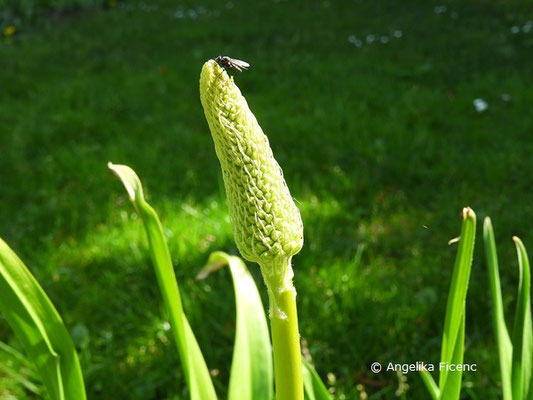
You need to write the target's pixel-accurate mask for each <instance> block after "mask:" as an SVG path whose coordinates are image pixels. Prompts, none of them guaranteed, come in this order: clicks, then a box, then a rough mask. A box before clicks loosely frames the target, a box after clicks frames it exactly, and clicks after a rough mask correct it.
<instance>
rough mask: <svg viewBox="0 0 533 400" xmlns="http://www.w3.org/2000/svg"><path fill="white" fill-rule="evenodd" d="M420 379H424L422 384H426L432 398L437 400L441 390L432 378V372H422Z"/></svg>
mask: <svg viewBox="0 0 533 400" xmlns="http://www.w3.org/2000/svg"><path fill="white" fill-rule="evenodd" d="M420 377H421V378H422V382H424V385H426V389H427V390H428V392H429V395H430V396H431V398H432V399H433V400H437V399H438V398H439V396H440V390H439V387H438V386H437V384H436V383H435V380H434V379H433V377H432V376H431V372H429V371H426V370H421V371H420Z"/></svg>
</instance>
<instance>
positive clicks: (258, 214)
mask: <svg viewBox="0 0 533 400" xmlns="http://www.w3.org/2000/svg"><path fill="white" fill-rule="evenodd" d="M200 98H201V101H202V105H203V107H204V112H205V116H206V118H207V122H208V124H209V128H210V130H211V134H212V136H213V140H214V142H215V150H216V154H217V156H218V159H219V161H220V164H221V166H222V176H223V179H224V186H225V188H226V195H227V199H228V207H229V213H230V217H231V221H232V224H233V233H234V236H235V241H236V243H237V247H238V248H239V251H240V252H241V254H242V256H243V257H244V258H245V259H247V260H249V261H253V262H257V263H259V264H260V265H261V267H267V268H268V269H270V268H273V266H275V265H279V264H280V263H283V264H287V263H288V262H290V258H291V257H292V256H293V255H295V254H296V253H298V252H299V251H300V250H301V248H302V245H303V225H302V219H301V216H300V212H299V210H298V208H297V207H296V205H295V204H294V201H293V199H292V197H291V194H290V192H289V188H288V187H287V184H286V183H285V179H284V178H283V172H282V170H281V168H280V166H279V164H278V163H277V162H276V160H275V159H274V156H273V154H272V149H271V148H270V145H269V143H268V139H267V137H266V136H265V134H264V133H263V131H262V129H261V127H260V126H259V124H258V123H257V120H256V119H255V116H254V115H253V114H252V112H251V111H250V109H249V108H248V103H247V102H246V99H245V98H244V97H243V96H242V94H241V91H240V90H239V88H238V87H237V86H236V85H235V83H234V81H233V78H232V77H230V76H229V75H228V73H227V72H226V70H225V69H224V68H222V67H221V66H220V65H218V64H217V63H216V62H215V61H214V60H209V61H207V62H206V63H205V64H204V66H203V68H202V73H201V76H200ZM289 270H290V268H289ZM290 273H291V276H290V278H292V271H290ZM276 275H279V274H276Z"/></svg>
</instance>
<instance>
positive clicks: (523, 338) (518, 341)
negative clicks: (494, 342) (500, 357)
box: [511, 236, 532, 400]
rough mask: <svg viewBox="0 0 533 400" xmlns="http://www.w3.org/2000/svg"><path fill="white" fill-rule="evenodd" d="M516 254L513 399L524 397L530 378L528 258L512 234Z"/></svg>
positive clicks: (529, 286)
mask: <svg viewBox="0 0 533 400" xmlns="http://www.w3.org/2000/svg"><path fill="white" fill-rule="evenodd" d="M513 240H514V242H515V245H516V251H517V254H518V268H519V271H520V282H519V284H518V301H517V304H516V313H515V322H514V327H513V363H512V375H511V378H512V385H513V399H515V400H522V399H526V398H527V395H528V391H529V383H530V380H531V345H532V333H531V304H530V289H531V278H530V268H529V260H528V257H527V252H526V249H525V247H524V244H523V243H522V241H521V240H520V239H519V238H518V237H516V236H514V237H513Z"/></svg>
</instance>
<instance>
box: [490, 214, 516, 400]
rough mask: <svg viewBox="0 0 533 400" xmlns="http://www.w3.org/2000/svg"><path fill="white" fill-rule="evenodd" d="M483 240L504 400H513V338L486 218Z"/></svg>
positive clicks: (493, 243) (494, 246)
mask: <svg viewBox="0 0 533 400" xmlns="http://www.w3.org/2000/svg"><path fill="white" fill-rule="evenodd" d="M483 238H484V241H485V255H486V258H487V268H488V271H489V280H490V295H491V298H492V324H493V326H494V334H495V336H496V342H497V345H498V354H499V357H500V373H501V376H502V391H503V400H512V398H513V397H512V387H511V365H512V364H511V363H512V354H513V345H512V343H511V338H510V337H509V331H508V330H507V325H506V324H505V317H504V312H503V301H502V289H501V285H500V272H499V268H498V254H497V251H496V242H495V240H494V231H493V229H492V223H491V221H490V218H489V217H486V218H485V222H484V224H483Z"/></svg>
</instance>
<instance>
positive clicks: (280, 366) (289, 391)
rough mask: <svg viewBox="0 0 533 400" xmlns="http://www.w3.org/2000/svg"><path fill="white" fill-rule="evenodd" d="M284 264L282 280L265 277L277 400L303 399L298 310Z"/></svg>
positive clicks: (294, 292)
mask: <svg viewBox="0 0 533 400" xmlns="http://www.w3.org/2000/svg"><path fill="white" fill-rule="evenodd" d="M284 264H285V265H283V266H279V267H281V268H279V269H278V268H276V269H278V271H279V270H284V271H285V274H283V278H282V279H268V277H267V276H266V275H265V282H266V285H267V287H268V294H269V298H270V326H271V329H272V349H273V352H274V376H275V382H276V400H303V398H304V389H303V376H302V355H301V350H300V333H299V331H298V315H297V311H296V290H295V289H294V286H293V284H292V269H291V267H290V260H288V261H286V263H284ZM263 271H264V269H263ZM278 277H279V275H278ZM270 278H272V275H270Z"/></svg>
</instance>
